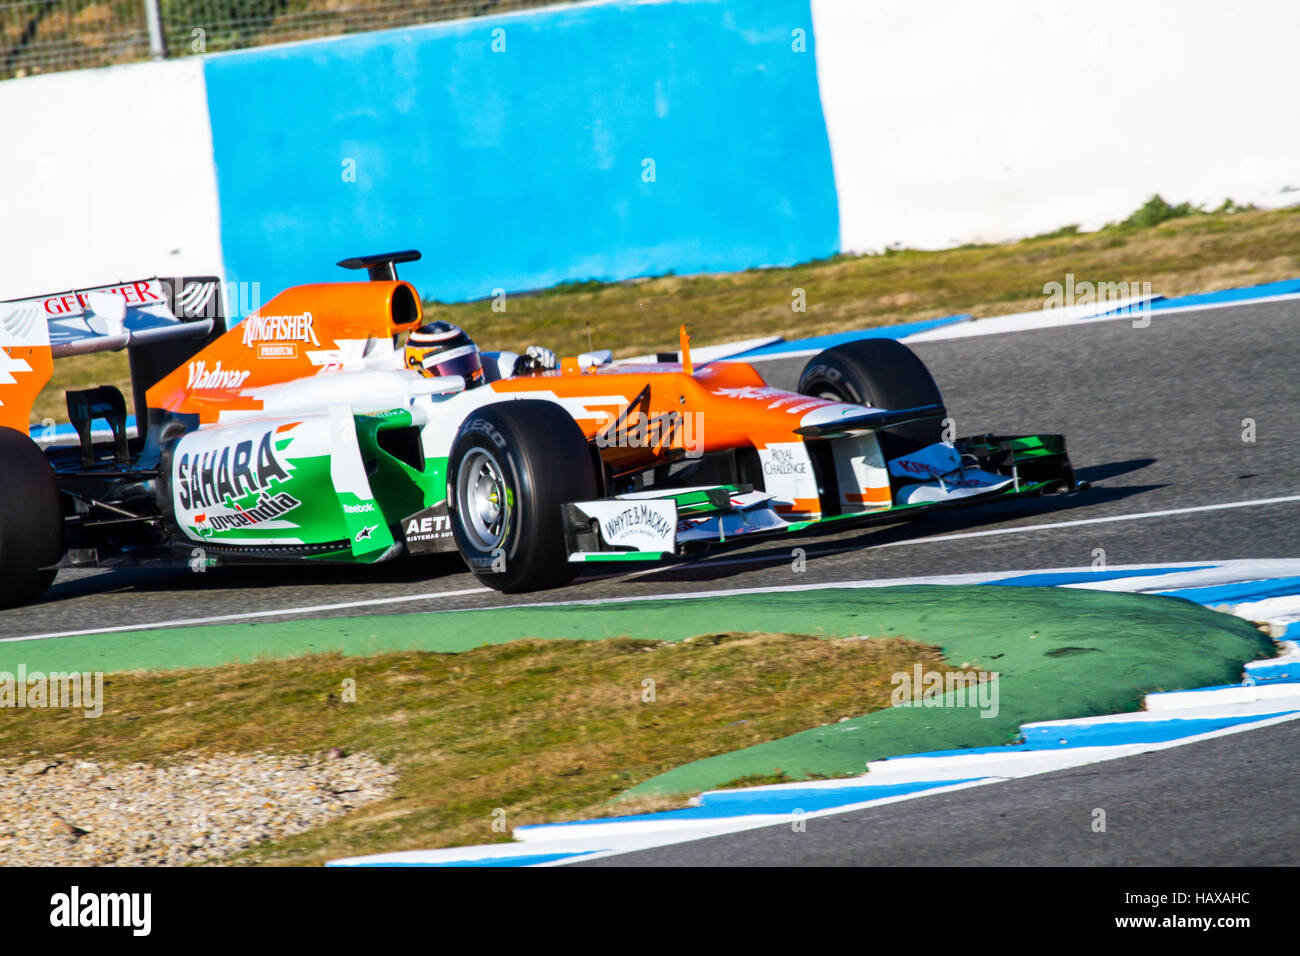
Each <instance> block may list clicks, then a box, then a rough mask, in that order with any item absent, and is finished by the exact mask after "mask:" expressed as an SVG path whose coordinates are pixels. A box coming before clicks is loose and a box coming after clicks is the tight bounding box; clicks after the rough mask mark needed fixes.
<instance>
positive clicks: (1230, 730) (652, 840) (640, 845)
mask: <svg viewBox="0 0 1300 956" xmlns="http://www.w3.org/2000/svg"><path fill="white" fill-rule="evenodd" d="M1297 719H1300V714H1279V715H1278V716H1276V717H1271V718H1268V719H1265V720H1259V721H1255V722H1253V723H1248V724H1238V725H1236V726H1232V727H1221V728H1219V729H1218V730H1211V731H1207V732H1205V733H1203V734H1196V735H1194V736H1189V737H1182V738H1180V739H1178V740H1168V741H1162V742H1160V743H1151V744H1144V745H1142V751H1141V753H1142V754H1145V753H1153V752H1155V751H1159V750H1173V749H1174V748H1176V747H1186V746H1187V745H1188V744H1197V743H1201V742H1203V741H1206V740H1214V739H1215V738H1218V737H1229V736H1232V735H1234V734H1241V733H1248V732H1249V731H1252V730H1259V729H1262V728H1264V727H1272V726H1274V725H1276V724H1284V723H1287V722H1289V721H1292V720H1297ZM1070 749H1071V748H1068V747H1067V748H1063V749H1062V750H1061V751H1060V753H1061V754H1062V755H1063V756H1064V755H1065V754H1067V753H1068V752H1069V750H1070ZM1140 755H1141V754H1132V753H1121V752H1116V753H1115V754H1113V755H1109V756H1103V757H1100V758H1099V759H1097V760H1089V761H1088V762H1087V763H1086V764H1083V765H1081V766H1092V765H1095V764H1099V763H1107V762H1108V761H1111V760H1123V759H1125V758H1126V757H1133V756H1140ZM1072 769H1078V767H1077V766H1075V767H1070V766H1066V767H1046V766H1045V767H1044V768H1043V769H1041V770H1037V771H1035V772H1033V773H1026V774H1024V775H1022V776H1016V777H985V778H982V779H979V780H972V781H970V782H968V783H962V784H955V785H953V786H950V787H935V788H933V789H930V790H920V791H916V792H914V793H907V794H901V795H899V796H896V797H884V798H881V799H877V800H867V801H864V802H862V803H855V804H849V805H846V806H842V807H827V808H826V809H824V810H812V811H808V812H806V813H804V814H803V816H802V817H800V819H801V820H815V819H818V818H821V817H833V816H838V815H840V814H843V813H856V812H858V811H860V810H868V809H872V808H874V807H878V806H887V805H888V804H891V803H903V802H904V801H907V800H919V799H924V798H925V797H928V796H937V795H939V794H941V793H953V792H955V791H958V790H966V789H970V788H972V787H983V786H991V785H996V784H999V783H1007V782H1009V781H1010V780H1025V779H1028V778H1031V777H1036V776H1040V775H1042V774H1047V773H1056V772H1060V771H1062V770H1072ZM870 777H871V774H867V775H866V776H865V777H863V778H860V779H862V780H867V781H869V780H870ZM800 783H804V781H799V782H797V783H794V784H784V785H783V786H786V787H789V788H791V789H795V788H798V787H799V784H800ZM783 815H784V814H783ZM786 816H787V819H786V820H785V821H782V822H778V823H773V822H771V821H770V820H765V821H762V822H757V823H755V822H750V823H746V822H744V817H743V816H737V817H733V818H731V819H733V820H734V821H736V822H735V825H734V826H731V827H726V823H725V820H726V819H727V818H719V819H718V822H719V824H720V826H719V828H718V829H719V830H722V829H723V828H724V827H725V828H726V829H725V830H724V832H721V833H719V832H716V831H714V832H709V833H692V832H691V831H690V830H687V829H685V828H683V832H680V833H677V834H671V833H663V834H656V835H653V836H651V835H645V836H642V837H641V838H640V839H636V840H634V839H628V840H627V842H628V843H629V844H631V845H628V846H624V847H612V848H610V849H608V850H604V851H600V852H596V853H586V854H583V855H582V856H580V857H569V858H566V859H561V860H553V861H551V862H549V863H537V864H534V866H535V867H538V868H541V867H558V866H565V865H567V864H570V863H581V862H585V861H587V860H600V859H604V858H605V857H611V856H622V855H623V854H626V853H636V852H637V851H639V850H650V849H658V848H659V847H664V846H676V845H679V844H682V843H694V842H696V841H698V840H707V839H710V838H713V837H719V836H729V835H730V834H733V833H743V832H745V831H747V830H761V829H763V828H764V827H772V826H789V825H790V822H789V821H790V820H791V819H793V817H792V816H789V815H786ZM617 839H618V838H617V837H615V838H612V839H610V840H607V841H606V842H615V841H616V840H617ZM625 839H626V838H625ZM521 842H522V841H521ZM558 842H560V841H557V843H558ZM647 844H648V845H647ZM492 845H493V846H494V847H495V846H501V844H492ZM507 845H510V844H507ZM524 845H525V846H527V847H529V848H530V849H533V852H541V851H540V848H541V847H543V846H545V845H546V844H545V843H543V842H542V841H528V842H526V843H524ZM552 852H560V851H559V849H558V847H557V848H553V850H552ZM468 859H473V858H468Z"/></svg>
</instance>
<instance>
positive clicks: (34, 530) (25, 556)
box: [0, 427, 63, 607]
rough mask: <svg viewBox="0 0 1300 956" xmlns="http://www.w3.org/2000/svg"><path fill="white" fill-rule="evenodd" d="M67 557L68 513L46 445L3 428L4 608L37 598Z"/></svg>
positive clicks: (0, 551)
mask: <svg viewBox="0 0 1300 956" xmlns="http://www.w3.org/2000/svg"><path fill="white" fill-rule="evenodd" d="M62 555H63V512H62V510H61V509H60V507H59V487H58V483H57V482H56V481H55V478H54V469H53V468H52V467H51V466H50V462H49V459H47V458H46V457H45V453H44V452H43V451H41V449H40V446H38V445H37V444H36V442H34V441H32V440H31V439H30V438H29V437H27V436H26V435H24V434H23V433H22V432H20V431H15V430H14V429H12V428H4V427H0V607H17V606H18V605H21V604H26V603H28V602H29V601H34V600H36V598H38V597H40V596H41V594H42V593H44V591H45V589H46V588H48V587H49V586H50V584H51V583H52V582H53V581H54V576H55V575H56V574H57V573H58V572H57V571H52V570H50V571H43V570H41V568H42V567H43V566H44V565H49V564H55V563H57V562H58V560H59V558H60V557H62Z"/></svg>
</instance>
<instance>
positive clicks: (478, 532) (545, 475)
mask: <svg viewBox="0 0 1300 956" xmlns="http://www.w3.org/2000/svg"><path fill="white" fill-rule="evenodd" d="M591 462H592V459H591V456H590V454H589V453H588V450H587V439H586V437H585V436H584V435H583V433H582V430H581V429H580V428H578V425H577V423H576V422H575V421H574V420H573V418H572V417H571V416H570V415H569V413H568V412H566V411H565V410H564V409H563V408H561V407H560V406H559V405H556V404H555V403H554V402H543V401H533V400H519V401H508V402H501V403H499V404H496V405H487V406H485V407H483V408H480V409H478V410H477V411H475V412H474V413H473V414H471V415H470V417H469V418H467V419H466V420H465V423H464V424H463V425H461V428H460V432H459V433H458V434H457V436H456V440H455V441H454V442H453V443H452V448H451V457H450V460H449V462H448V471H447V487H448V492H449V494H448V500H447V505H448V510H449V511H450V513H451V527H452V534H453V535H454V536H455V538H456V546H457V548H458V549H459V550H460V554H461V557H462V558H464V559H465V563H466V564H467V565H468V566H469V569H470V571H472V572H473V574H474V576H475V577H476V578H478V579H479V580H480V581H482V582H483V583H484V584H486V585H487V586H488V587H491V588H495V589H496V590H498V591H531V590H536V589H538V588H546V587H555V586H556V585H559V584H564V583H566V582H568V581H571V580H573V578H574V576H576V575H577V573H578V565H576V564H571V563H570V562H569V560H568V557H569V556H568V554H567V553H566V551H565V545H564V518H563V511H562V506H563V505H565V504H568V503H569V502H573V501H586V500H590V499H592V498H595V497H597V491H596V475H595V471H594V468H593V466H592V463H591Z"/></svg>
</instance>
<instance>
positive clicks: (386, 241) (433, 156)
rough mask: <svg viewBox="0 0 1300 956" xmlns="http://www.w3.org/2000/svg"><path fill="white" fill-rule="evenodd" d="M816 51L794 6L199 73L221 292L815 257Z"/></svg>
mask: <svg viewBox="0 0 1300 956" xmlns="http://www.w3.org/2000/svg"><path fill="white" fill-rule="evenodd" d="M499 29H500V30H504V31H505V34H504V40H505V46H506V49H505V52H502V53H498V52H493V49H492V44H493V39H494V36H493V34H494V31H496V30H499ZM796 29H801V30H803V31H804V35H805V37H806V44H807V51H806V52H802V53H799V52H795V51H794V50H792V31H794V30H796ZM812 32H813V31H812V17H811V14H810V11H809V0H733V2H718V0H691V2H675V3H637V2H621V3H611V4H600V5H593V6H584V7H574V8H567V9H566V8H558V9H550V10H544V11H541V12H537V13H530V14H525V15H517V16H497V17H488V18H483V19H478V20H471V21H462V22H457V23H451V24H439V25H432V26H427V27H418V28H413V29H404V30H392V31H385V32H381V33H371V34H363V35H359V36H353V37H344V38H340V39H334V40H327V41H319V42H312V43H304V44H295V45H291V46H285V47H281V48H271V49H260V50H252V51H247V52H240V53H232V54H226V55H219V56H214V57H211V58H209V59H208V61H207V64H206V67H205V69H206V79H207V88H208V99H209V108H210V112H211V117H212V137H213V148H214V153H215V159H216V166H217V182H218V187H219V190H220V197H221V217H222V221H221V234H222V243H223V247H224V255H225V264H226V270H227V278H228V279H230V280H233V281H250V282H251V281H258V282H261V284H262V285H261V287H262V290H263V296H264V297H266V296H269V295H271V294H274V292H275V291H278V290H279V289H280V288H283V287H284V286H287V285H293V284H297V283H302V282H311V281H321V280H331V279H333V280H338V279H345V278H348V276H347V274H345V273H344V272H343V271H342V270H340V269H337V268H335V267H334V266H333V263H334V262H335V261H337V260H338V259H341V258H343V257H345V256H348V255H356V254H359V253H368V252H382V251H386V250H388V249H403V248H409V247H415V248H419V249H421V250H422V251H423V252H424V260H423V261H422V262H420V263H417V264H414V265H408V266H405V267H403V269H402V276H403V278H409V279H411V280H412V281H413V282H415V283H416V285H417V286H418V287H419V289H420V290H421V292H422V293H423V294H424V295H425V296H428V297H432V298H438V299H442V300H444V301H459V300H465V299H477V298H483V297H486V296H488V295H490V294H491V291H492V290H493V289H494V288H503V289H506V290H508V291H517V290H525V289H537V288H543V287H546V286H550V285H553V284H555V283H557V282H562V281H566V280H583V279H589V278H596V279H623V278H629V277H633V276H641V275H658V274H662V273H665V272H669V271H675V272H678V273H690V272H701V271H722V270H733V269H742V268H747V267H752V266H765V265H787V264H791V263H795V262H802V261H806V260H808V259H813V258H818V257H822V256H826V255H830V254H832V253H834V252H836V251H838V243H839V222H838V211H837V206H836V194H835V183H834V176H833V173H832V168H831V157H830V149H829V145H828V142H827V136H826V127H825V122H824V120H823V117H822V108H821V101H820V96H819V92H818V85H817V70H816V61H815V50H814V45H813V35H812ZM646 158H651V159H653V160H654V161H655V174H656V181H655V182H644V181H643V164H642V161H643V160H644V159H646ZM348 159H351V160H355V164H356V165H355V174H356V181H355V182H345V181H344V178H343V175H342V174H343V172H344V166H343V164H344V161H345V160H348Z"/></svg>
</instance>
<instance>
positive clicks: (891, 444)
mask: <svg viewBox="0 0 1300 956" xmlns="http://www.w3.org/2000/svg"><path fill="white" fill-rule="evenodd" d="M418 256H419V254H418V253H416V252H403V253H389V254H383V255H378V256H363V257H358V258H354V259H348V260H344V262H342V263H340V265H343V266H345V267H348V268H352V269H365V270H366V272H367V276H368V277H367V279H366V280H365V281H353V282H340V283H324V284H316V285H303V286H296V287H293V288H290V289H286V290H284V291H283V292H281V293H279V294H278V295H276V296H275V297H274V298H272V299H271V300H270V301H269V302H267V303H266V304H265V305H263V306H262V307H261V308H259V309H257V310H256V311H255V312H253V314H251V315H250V316H249V317H248V318H246V319H245V320H243V321H242V322H241V323H239V324H238V325H235V326H234V327H233V328H230V329H227V328H226V323H225V321H224V319H223V316H222V310H221V307H220V303H221V296H220V294H219V283H218V282H217V281H216V280H215V279H213V278H204V279H176V280H164V279H147V280H140V281H138V282H129V283H119V284H117V285H114V286H104V287H100V288H97V289H90V290H80V291H75V290H74V291H69V292H66V293H59V294H55V295H48V296H37V297H33V298H30V299H24V300H20V301H15V302H5V303H0V403H2V404H0V589H2V591H0V605H13V604H18V603H22V602H26V601H30V600H33V599H35V598H36V597H38V596H39V595H40V594H41V593H42V592H43V591H44V590H45V589H46V588H47V587H48V586H49V584H50V582H51V581H52V580H53V578H54V575H55V573H56V572H57V570H58V569H59V568H70V567H87V566H122V565H131V564H146V563H149V564H156V563H168V562H175V563H178V564H188V565H190V566H191V567H193V566H194V565H195V564H196V563H200V564H201V565H202V566H204V567H210V566H215V565H222V564H231V563H248V562H277V563H283V562H294V561H344V562H360V563H370V562H376V561H386V560H390V559H393V558H399V557H402V556H404V555H409V554H418V553H423V552H438V551H456V552H459V554H460V555H461V557H462V558H463V559H464V560H465V563H466V564H467V565H468V566H469V568H470V570H471V571H472V572H473V573H474V574H475V575H476V576H477V577H478V578H479V579H480V580H481V581H482V582H484V583H485V584H487V585H489V586H491V587H493V588H497V589H500V590H505V591H519V590H528V589H535V588H543V587H549V586H553V585H557V584H561V583H563V582H566V581H568V580H570V579H572V578H573V577H574V576H575V574H576V573H577V572H578V570H579V568H580V567H581V565H582V564H583V563H584V562H593V561H655V560H661V559H664V558H668V557H671V556H674V555H681V554H687V553H690V552H693V551H696V550H702V549H709V548H716V547H719V546H723V545H726V544H730V543H733V542H738V541H747V540H750V539H751V538H752V537H753V536H758V535H780V534H790V533H792V532H800V531H803V530H805V529H808V528H812V527H817V526H821V525H825V524H828V523H831V522H854V521H871V520H880V519H891V518H897V517H899V516H901V515H902V514H903V513H905V512H906V513H912V512H919V511H923V510H927V509H933V508H940V507H949V506H954V505H961V504H967V503H973V502H979V501H985V500H988V499H990V498H995V497H1006V496H1013V495H1030V494H1040V493H1043V492H1046V491H1057V490H1066V491H1068V490H1073V489H1074V488H1075V481H1074V475H1073V471H1072V470H1071V467H1070V463H1069V459H1068V457H1067V455H1066V451H1065V442H1064V440H1063V439H1062V437H1061V436H1059V435H1026V436H1008V435H981V436H977V437H969V438H956V437H953V438H952V439H951V440H946V438H947V436H946V435H945V431H946V429H947V428H948V427H949V426H950V420H949V419H947V417H946V416H947V412H946V409H945V408H944V405H943V400H942V398H941V396H940V393H939V389H938V387H937V386H936V385H935V383H934V380H933V378H932V377H931V376H930V373H929V372H928V371H927V370H926V368H925V366H924V365H923V364H922V363H921V361H920V360H919V359H918V358H917V357H916V356H915V355H914V354H913V353H912V352H911V351H910V350H909V349H908V348H907V347H906V346H904V345H902V344H900V343H898V342H895V341H893V340H889V339H866V340H860V341H855V342H850V343H847V344H843V345H838V346H835V347H834V348H831V349H828V350H826V351H824V352H822V353H821V354H819V355H817V356H815V357H814V358H812V359H811V360H810V361H809V362H808V365H807V366H806V368H805V369H804V372H803V375H802V377H801V379H800V382H799V387H798V391H797V392H790V391H784V390H781V389H776V388H772V387H770V386H768V385H767V384H766V383H765V382H764V381H763V379H762V377H761V376H760V375H759V374H758V372H757V371H755V370H754V368H753V367H752V366H750V365H748V364H745V363H744V362H739V361H712V362H707V363H704V362H701V363H699V364H694V363H693V362H692V360H691V353H690V345H689V341H688V339H687V336H686V333H685V330H684V329H683V331H682V337H681V350H680V353H676V354H674V355H672V356H669V357H670V358H672V359H673V361H658V362H653V363H646V364H617V363H614V362H612V361H611V360H610V353H609V352H608V351H603V352H592V353H587V354H585V355H579V356H575V357H569V358H564V359H562V360H560V361H559V362H555V361H553V360H551V358H552V357H550V356H549V353H547V352H546V350H545V349H530V350H529V354H528V355H525V356H519V355H515V354H514V353H510V352H483V353H480V352H479V350H478V349H477V347H475V346H474V344H473V342H472V341H471V340H470V339H469V337H468V336H466V335H465V334H464V332H462V331H461V330H460V329H457V328H456V327H455V326H451V325H448V324H447V323H443V322H433V323H426V322H425V320H424V316H423V313H422V309H421V304H420V299H419V296H418V294H417V293H416V290H415V289H414V287H412V286H411V285H410V284H409V283H406V282H403V281H400V280H399V279H398V278H397V264H398V263H400V262H405V261H410V260H412V259H414V258H418ZM122 348H125V349H127V351H128V354H129V356H130V366H131V373H132V391H133V396H132V401H133V404H134V406H135V412H136V421H137V422H138V423H139V428H138V434H131V432H130V430H129V428H128V421H127V414H126V399H125V397H124V396H123V395H122V394H121V393H120V392H119V391H118V390H117V389H115V388H112V387H105V386H100V387H98V388H92V389H82V390H76V391H69V392H68V393H67V396H66V398H67V408H68V417H69V420H70V422H71V424H72V426H73V428H72V434H71V435H70V437H69V438H68V440H66V441H60V440H59V439H58V438H57V434H55V436H54V437H53V438H50V437H49V436H47V438H46V439H45V440H44V441H42V442H38V441H37V440H34V439H33V438H32V437H30V434H29V424H30V421H29V420H30V415H31V407H32V402H33V400H34V398H35V396H36V394H37V393H38V392H39V391H40V389H41V388H42V387H43V386H44V385H45V383H46V382H47V381H48V379H49V376H50V374H51V361H52V359H54V358H59V357H62V356H72V355H78V354H82V353H85V352H91V351H97V350H102V349H122ZM96 422H103V423H105V424H106V426H107V428H106V429H105V430H103V431H102V432H100V431H97V430H96V425H95V423H96ZM49 431H52V430H50V429H47V432H49Z"/></svg>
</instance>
